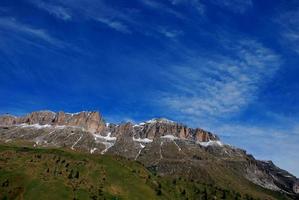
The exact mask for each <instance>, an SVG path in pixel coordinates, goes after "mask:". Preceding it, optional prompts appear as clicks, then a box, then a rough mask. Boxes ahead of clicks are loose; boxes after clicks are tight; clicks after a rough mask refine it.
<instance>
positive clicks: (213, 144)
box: [197, 140, 223, 147]
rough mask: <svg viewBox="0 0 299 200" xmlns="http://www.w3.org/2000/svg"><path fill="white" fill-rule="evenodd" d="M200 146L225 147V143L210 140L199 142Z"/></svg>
mask: <svg viewBox="0 0 299 200" xmlns="http://www.w3.org/2000/svg"><path fill="white" fill-rule="evenodd" d="M197 143H198V144H200V145H201V146H204V147H207V146H223V143H222V142H220V141H219V140H216V141H213V140H210V141H208V142H197Z"/></svg>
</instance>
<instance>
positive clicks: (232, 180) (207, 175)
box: [0, 111, 299, 199]
mask: <svg viewBox="0 0 299 200" xmlns="http://www.w3.org/2000/svg"><path fill="white" fill-rule="evenodd" d="M0 141H1V144H2V145H8V146H29V147H33V148H36V149H39V148H45V149H53V148H55V149H56V148H59V149H65V150H70V151H71V152H79V153H86V154H93V155H94V156H98V157H101V156H119V157H121V158H125V159H128V160H131V161H136V162H137V163H140V164H141V165H142V166H144V167H145V169H147V170H149V172H150V173H153V174H157V175H158V176H161V177H175V178H184V179H185V180H188V181H189V182H196V181H200V182H201V183H205V184H212V185H217V186H219V187H222V188H227V189H233V190H236V191H242V192H244V193H252V191H254V193H252V194H253V196H256V197H257V198H261V199H275V197H273V196H272V197H271V195H268V196H267V195H266V197H265V196H263V195H264V194H267V192H265V191H273V192H274V193H277V194H280V195H282V196H283V197H284V198H286V199H299V197H298V193H299V181H298V179H297V178H296V177H295V176H294V175H292V174H290V173H289V172H287V171H285V170H283V169H280V168H278V167H277V166H275V165H274V164H273V163H272V162H271V161H261V160H257V159H255V158H254V157H253V156H252V155H250V154H248V153H247V152H246V151H245V150H242V149H239V148H237V147H234V146H231V145H228V144H224V143H223V142H222V141H221V140H220V138H219V137H218V136H217V135H215V134H213V133H211V132H209V131H206V130H203V129H201V128H190V127H188V126H186V125H184V124H182V123H178V122H174V121H171V120H168V119H164V118H157V119H151V120H149V121H145V122H142V123H138V124H133V123H130V122H128V123H121V124H113V123H108V122H106V121H105V120H104V118H103V117H102V115H101V114H100V113H99V112H89V111H83V112H79V113H65V112H57V113H56V112H52V111H37V112H32V113H29V114H27V115H25V116H21V117H17V116H13V115H8V114H7V115H3V116H0ZM0 170H1V169H0ZM257 188H258V189H257ZM264 190H265V191H264Z"/></svg>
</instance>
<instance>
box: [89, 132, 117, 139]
mask: <svg viewBox="0 0 299 200" xmlns="http://www.w3.org/2000/svg"><path fill="white" fill-rule="evenodd" d="M93 136H94V139H95V140H97V139H102V140H106V141H115V140H116V137H111V132H109V133H108V134H107V136H102V135H100V134H93Z"/></svg>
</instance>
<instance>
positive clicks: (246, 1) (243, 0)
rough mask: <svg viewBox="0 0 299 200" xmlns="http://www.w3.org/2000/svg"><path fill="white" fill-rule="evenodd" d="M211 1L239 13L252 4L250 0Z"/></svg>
mask: <svg viewBox="0 0 299 200" xmlns="http://www.w3.org/2000/svg"><path fill="white" fill-rule="evenodd" d="M211 2H212V3H214V4H216V5H219V6H221V7H223V8H226V9H228V10H231V11H232V12H235V13H241V14H242V13H244V12H246V11H247V10H248V9H250V8H252V6H253V2H252V0H212V1H211Z"/></svg>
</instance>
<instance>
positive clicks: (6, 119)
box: [0, 111, 105, 133]
mask: <svg viewBox="0 0 299 200" xmlns="http://www.w3.org/2000/svg"><path fill="white" fill-rule="evenodd" d="M20 124H28V125H33V124H38V125H53V126H74V127H81V128H83V129H85V130H86V131H88V132H91V133H96V132H101V131H103V130H104V128H105V124H104V122H103V119H102V117H101V115H100V114H99V112H79V113H74V114H71V113H65V112H58V113H55V112H51V111H38V112H32V113H30V114H28V115H26V116H23V117H15V116H10V115H5V116H1V117H0V125H1V126H12V125H20Z"/></svg>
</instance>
